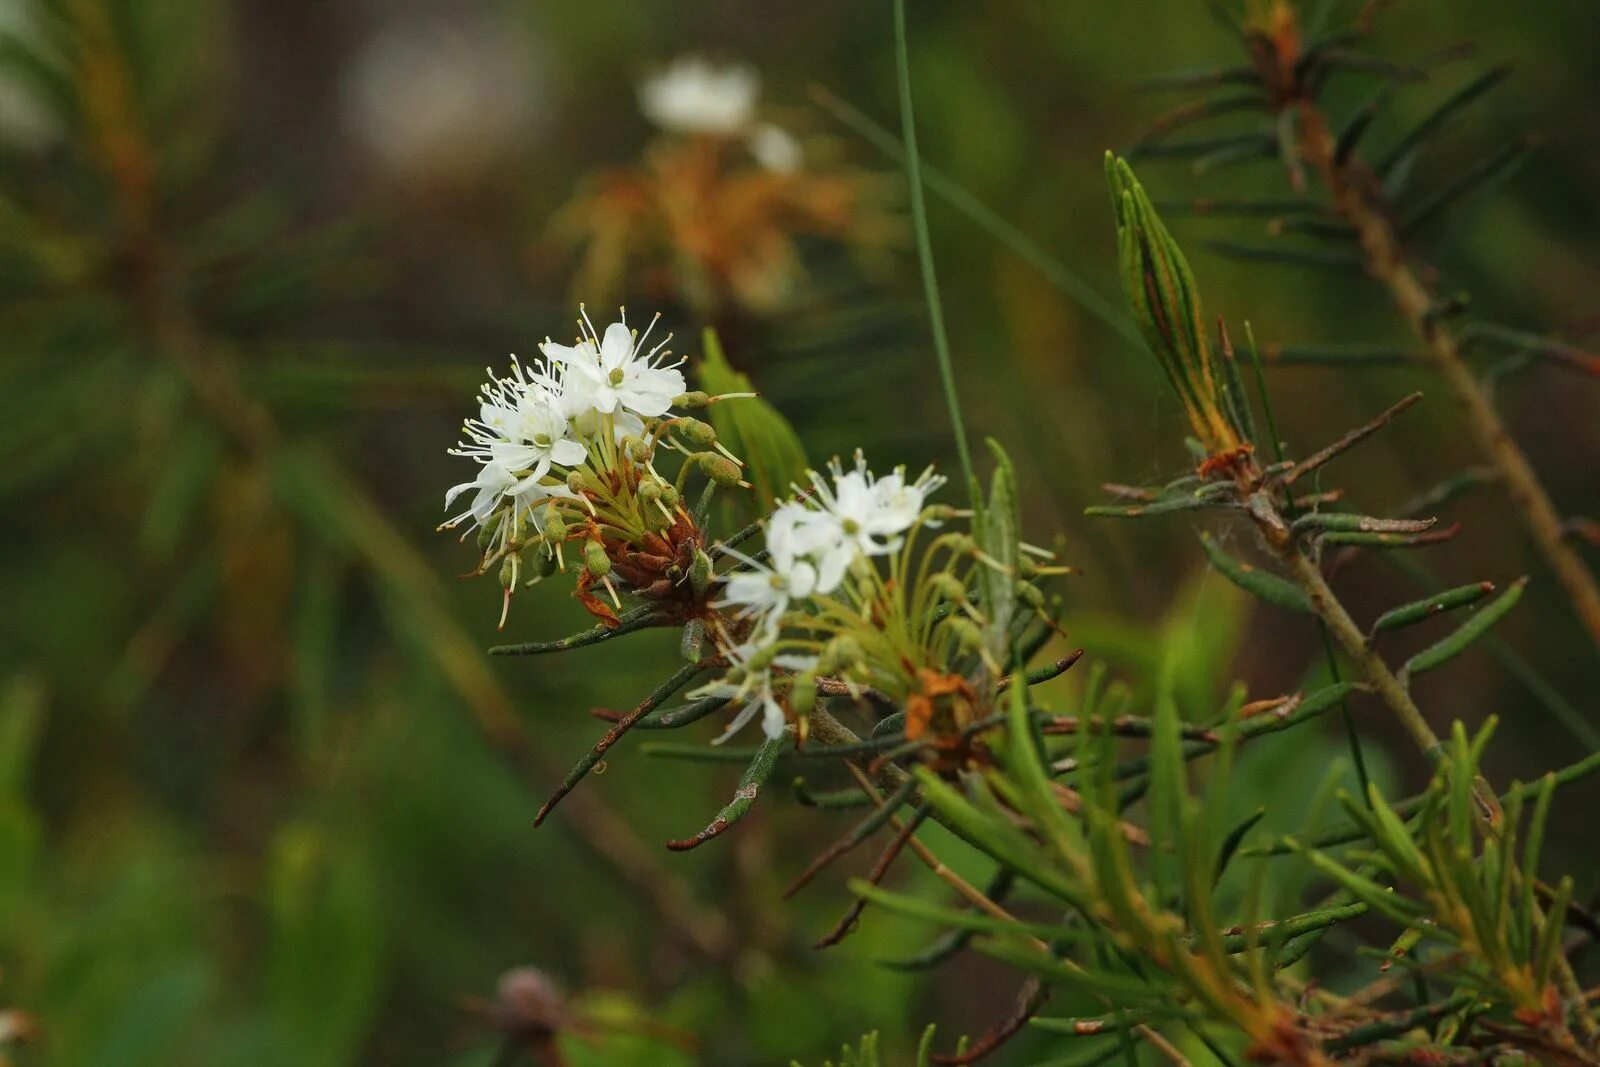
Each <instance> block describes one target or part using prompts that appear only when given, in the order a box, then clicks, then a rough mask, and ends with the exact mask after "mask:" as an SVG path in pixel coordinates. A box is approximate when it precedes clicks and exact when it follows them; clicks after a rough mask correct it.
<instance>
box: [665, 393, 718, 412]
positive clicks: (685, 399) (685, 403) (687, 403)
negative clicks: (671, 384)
mask: <svg viewBox="0 0 1600 1067" xmlns="http://www.w3.org/2000/svg"><path fill="white" fill-rule="evenodd" d="M710 402H711V395H710V394H709V393H703V392H701V391H700V390H698V389H691V390H690V391H689V392H687V393H681V394H679V395H678V396H675V397H673V398H672V406H673V407H675V408H703V407H705V406H706V405H707V404H709V403H710Z"/></svg>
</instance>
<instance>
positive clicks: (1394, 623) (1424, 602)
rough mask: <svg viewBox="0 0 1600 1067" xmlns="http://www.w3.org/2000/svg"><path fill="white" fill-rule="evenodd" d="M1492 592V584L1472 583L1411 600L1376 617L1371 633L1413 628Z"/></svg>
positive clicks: (1475, 601) (1472, 602) (1474, 601)
mask: <svg viewBox="0 0 1600 1067" xmlns="http://www.w3.org/2000/svg"><path fill="white" fill-rule="evenodd" d="M1492 592H1494V583H1493V582H1473V583H1471V584H1470V585H1461V586H1457V587H1456V588H1454V589H1446V590H1445V591H1444V592H1442V593H1436V594H1434V595H1433V596H1430V597H1424V598H1422V599H1421V600H1413V601H1412V602H1411V603H1409V604H1402V605H1400V606H1399V607H1397V608H1391V609H1390V610H1388V611H1386V612H1384V613H1383V614H1382V615H1379V616H1378V621H1377V622H1375V623H1373V624H1372V632H1373V633H1375V634H1377V633H1383V632H1384V631H1386V630H1398V629H1400V628H1401V627H1403V626H1415V625H1416V624H1417V623H1419V622H1424V621H1426V620H1428V619H1431V618H1433V617H1434V616H1435V615H1441V614H1443V613H1444V612H1447V611H1454V610H1455V609H1456V608H1461V607H1466V606H1467V605H1468V604H1476V603H1477V602H1478V601H1480V600H1482V599H1483V598H1484V597H1486V596H1488V595H1489V594H1490V593H1492Z"/></svg>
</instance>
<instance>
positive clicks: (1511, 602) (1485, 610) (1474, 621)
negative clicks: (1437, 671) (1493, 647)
mask: <svg viewBox="0 0 1600 1067" xmlns="http://www.w3.org/2000/svg"><path fill="white" fill-rule="evenodd" d="M1527 585H1528V579H1527V577H1526V576H1524V577H1521V578H1518V579H1517V580H1516V581H1514V582H1512V583H1511V585H1510V586H1509V587H1508V588H1507V589H1506V591H1505V592H1504V593H1501V594H1500V595H1499V596H1497V597H1495V598H1494V599H1493V600H1491V601H1490V602H1489V603H1488V604H1485V605H1484V606H1483V607H1482V608H1481V609H1480V610H1479V611H1478V613H1477V614H1476V615H1474V616H1472V618H1470V619H1468V620H1467V621H1466V622H1464V623H1462V624H1461V626H1460V628H1459V629H1457V630H1456V632H1455V633H1453V634H1451V635H1450V636H1449V637H1446V638H1445V639H1444V640H1443V641H1440V642H1439V643H1438V644H1436V645H1431V646H1429V647H1428V648H1425V649H1423V650H1422V651H1421V652H1418V653H1417V654H1416V655H1415V656H1412V657H1411V658H1410V659H1409V660H1407V661H1406V665H1405V667H1404V668H1403V669H1402V672H1401V673H1402V674H1404V675H1405V676H1407V677H1415V676H1416V675H1419V674H1421V673H1422V672H1423V671H1431V670H1433V669H1434V668H1435V667H1438V666H1440V665H1441V664H1444V663H1447V662H1449V661H1450V660H1452V659H1455V658H1456V657H1457V656H1459V655H1460V654H1461V653H1463V652H1465V651H1466V650H1467V648H1468V646H1470V645H1471V644H1472V643H1473V642H1474V641H1476V640H1478V638H1480V637H1482V636H1483V635H1484V634H1485V633H1486V632H1488V630H1489V627H1491V626H1493V625H1494V624H1495V623H1497V622H1499V621H1500V620H1501V618H1503V617H1504V616H1505V614H1506V613H1507V612H1509V611H1510V610H1511V609H1512V608H1514V607H1516V605H1517V601H1519V600H1521V599H1522V591H1523V590H1524V589H1525V588H1527Z"/></svg>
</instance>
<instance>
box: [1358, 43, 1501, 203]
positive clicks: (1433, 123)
mask: <svg viewBox="0 0 1600 1067" xmlns="http://www.w3.org/2000/svg"><path fill="white" fill-rule="evenodd" d="M1510 73H1511V65H1510V64H1509V63H1508V64H1502V65H1501V66H1498V67H1494V68H1492V69H1490V70H1487V71H1485V72H1484V73H1482V74H1480V75H1479V76H1478V77H1476V78H1474V79H1473V80H1472V81H1470V82H1468V83H1467V84H1466V85H1464V86H1462V87H1461V88H1460V89H1458V90H1456V91H1455V92H1454V93H1452V94H1450V96H1448V97H1446V98H1445V99H1444V100H1443V101H1442V102H1441V103H1440V104H1439V106H1438V107H1436V108H1434V109H1433V110H1432V111H1430V112H1429V113H1428V114H1427V115H1426V116H1424V117H1423V119H1422V121H1420V122H1418V123H1417V124H1416V125H1415V126H1413V127H1412V128H1411V129H1410V130H1408V131H1407V132H1406V133H1405V134H1404V135H1402V136H1401V138H1400V140H1398V141H1396V142H1395V145H1394V147H1393V148H1391V149H1389V151H1388V152H1387V153H1386V154H1385V155H1384V157H1383V158H1382V159H1381V160H1379V161H1378V164H1377V166H1376V168H1374V169H1375V171H1376V173H1377V174H1378V176H1379V177H1380V178H1387V177H1388V175H1389V173H1390V172H1391V171H1393V170H1394V168H1395V166H1396V165H1397V164H1398V163H1399V162H1400V161H1401V160H1403V159H1405V158H1407V157H1408V156H1410V155H1411V154H1412V153H1413V152H1414V151H1415V150H1416V149H1418V148H1420V147H1421V146H1422V144H1423V142H1425V141H1426V140H1427V139H1428V138H1429V137H1431V136H1433V134H1435V133H1436V132H1438V131H1439V130H1440V129H1441V128H1442V127H1443V126H1444V125H1445V123H1447V122H1448V121H1449V120H1450V118H1451V117H1452V116H1454V115H1455V114H1456V113H1457V112H1459V111H1460V110H1461V109H1462V108H1464V107H1466V106H1467V105H1468V104H1470V103H1472V102H1473V101H1474V100H1477V99H1478V98H1479V97H1481V96H1483V95H1484V94H1485V93H1487V92H1488V91H1489V90H1491V89H1493V88H1494V87H1495V86H1496V85H1498V84H1500V82H1502V81H1504V80H1505V78H1506V76H1507V75H1508V74H1510Z"/></svg>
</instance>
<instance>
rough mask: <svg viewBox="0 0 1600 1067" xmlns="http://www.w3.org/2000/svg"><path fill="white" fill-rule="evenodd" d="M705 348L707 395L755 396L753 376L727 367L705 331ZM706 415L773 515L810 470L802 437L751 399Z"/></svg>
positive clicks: (716, 344)
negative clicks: (794, 486)
mask: <svg viewBox="0 0 1600 1067" xmlns="http://www.w3.org/2000/svg"><path fill="white" fill-rule="evenodd" d="M702 344H703V348H704V352H703V354H702V357H701V360H700V364H699V366H698V368H697V371H698V374H699V378H700V385H701V386H702V387H703V388H704V389H705V391H706V392H708V393H711V394H713V395H716V394H719V393H748V392H753V391H754V390H753V389H752V386H751V382H750V378H749V376H748V375H745V374H741V373H739V372H738V371H736V370H734V369H733V367H732V366H731V365H730V364H729V363H728V358H727V356H726V355H725V354H724V353H723V351H722V342H721V341H719V340H718V339H717V332H716V331H715V330H713V329H711V328H709V327H707V328H706V331H705V333H704V335H703V339H702ZM706 411H707V413H708V415H709V416H710V418H711V425H712V426H714V427H715V428H716V431H717V436H718V437H719V438H721V439H722V442H723V443H724V444H725V445H726V446H727V447H728V449H729V450H731V451H732V452H733V453H734V455H736V456H738V457H739V458H740V459H742V460H744V463H745V469H746V475H747V477H748V478H749V479H750V482H751V483H752V484H753V485H754V486H755V488H756V495H757V496H758V497H759V498H760V500H761V507H762V508H764V509H767V510H770V509H771V508H772V507H773V506H774V505H775V504H776V503H777V501H778V500H780V499H781V498H783V497H785V496H787V495H788V494H789V486H790V485H791V484H792V483H794V482H797V481H799V480H801V479H802V478H804V477H805V473H806V469H807V468H808V467H809V466H810V464H809V463H807V461H806V451H805V447H804V446H803V445H802V444H801V443H800V437H799V435H798V434H796V433H795V432H794V427H793V426H791V425H790V424H789V420H788V419H786V418H784V417H783V416H782V415H781V414H780V413H779V412H778V409H777V408H775V407H773V406H772V405H771V404H770V403H768V402H767V401H766V400H764V399H762V398H761V397H758V396H756V397H748V398H746V399H742V400H739V401H738V402H736V403H725V404H712V405H711V406H710V407H708V408H707V409H706Z"/></svg>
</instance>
